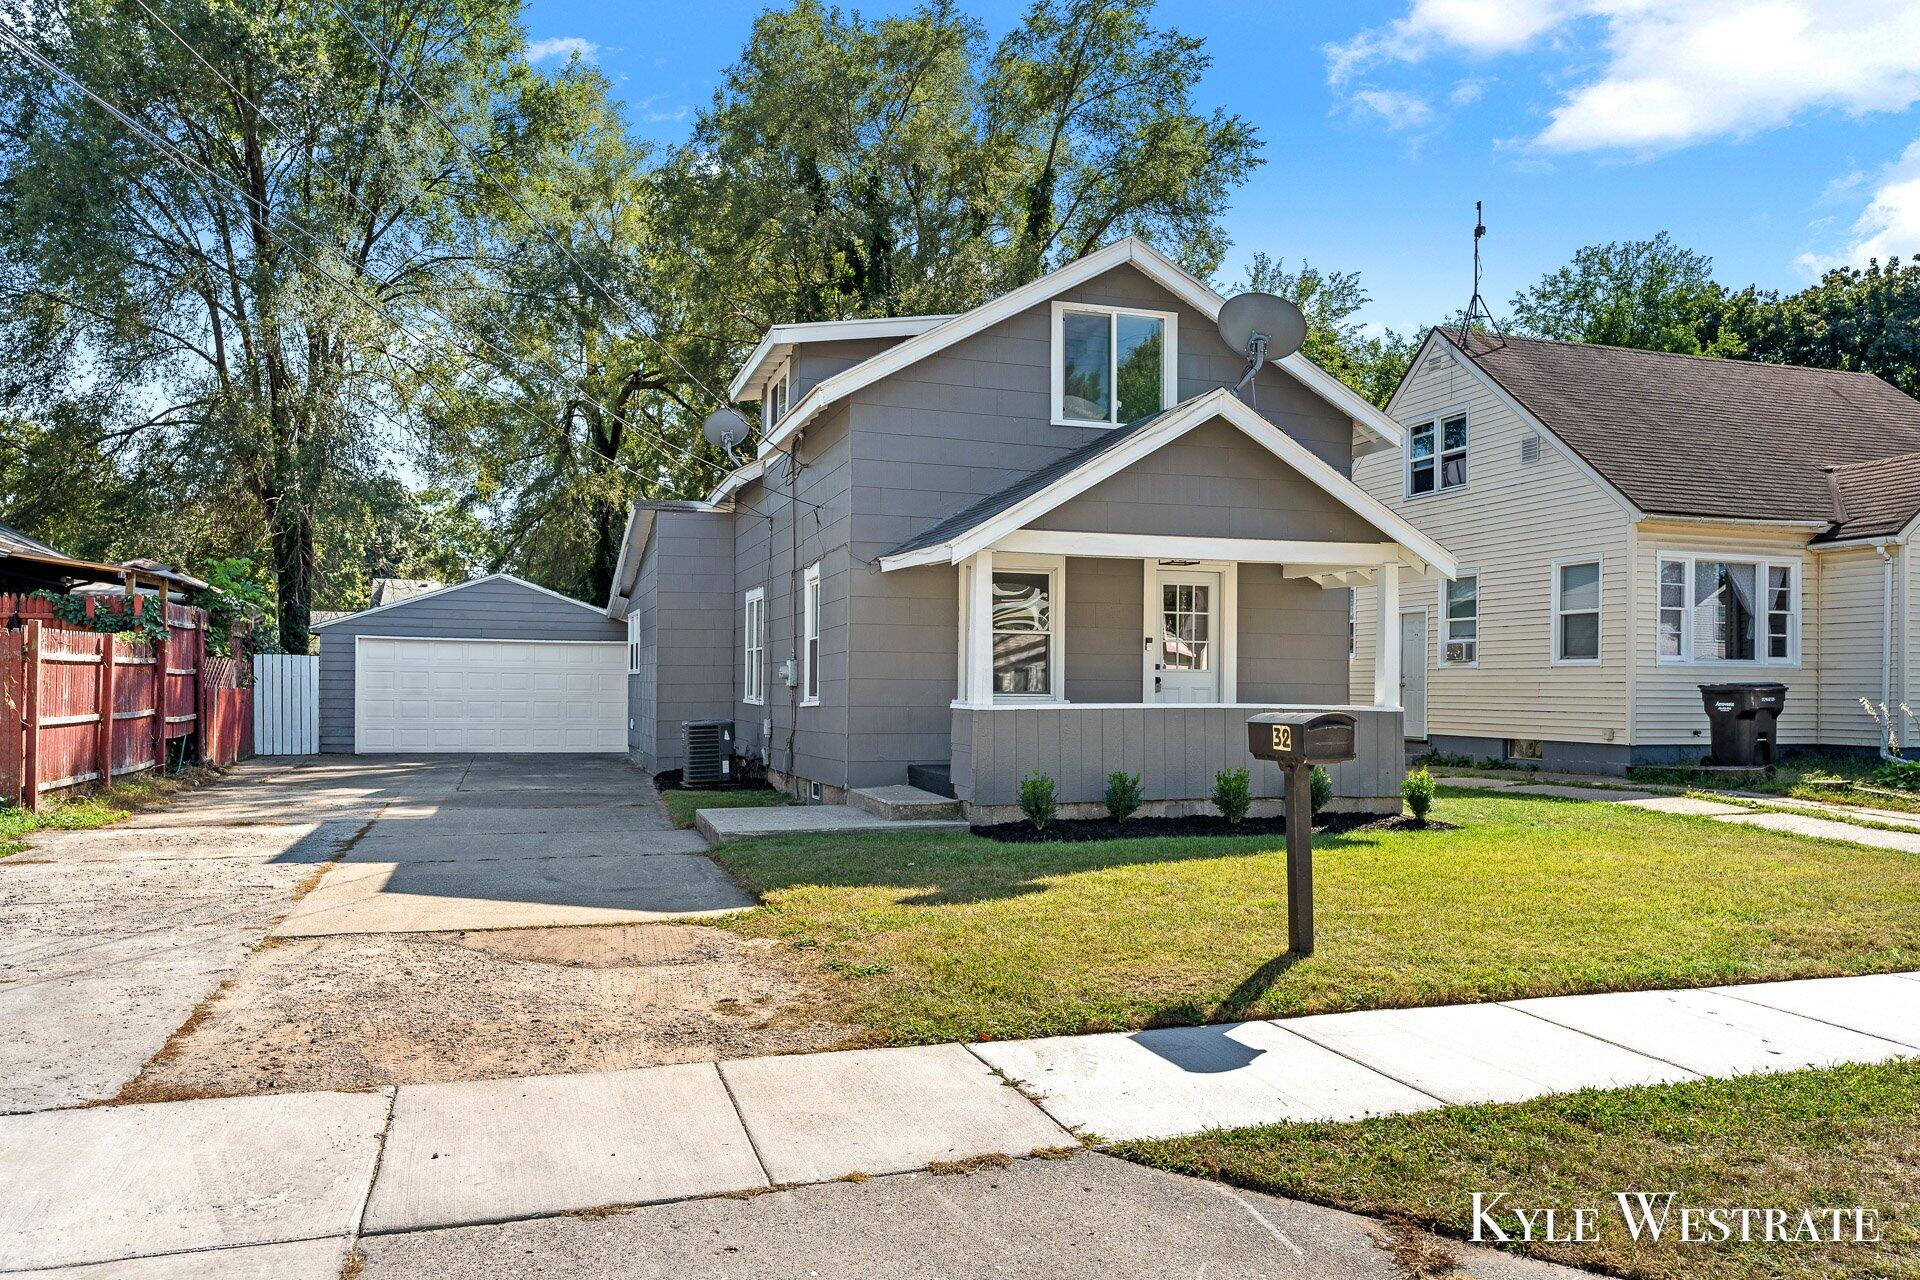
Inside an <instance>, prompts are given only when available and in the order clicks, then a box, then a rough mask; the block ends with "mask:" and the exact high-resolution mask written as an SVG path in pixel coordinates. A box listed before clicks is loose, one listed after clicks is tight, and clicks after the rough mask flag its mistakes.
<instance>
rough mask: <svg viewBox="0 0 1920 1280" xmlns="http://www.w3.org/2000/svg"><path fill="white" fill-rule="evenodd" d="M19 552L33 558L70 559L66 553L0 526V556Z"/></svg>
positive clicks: (5, 526) (14, 530)
mask: <svg viewBox="0 0 1920 1280" xmlns="http://www.w3.org/2000/svg"><path fill="white" fill-rule="evenodd" d="M21 552H25V553H26V554H28V555H34V556H59V557H60V558H61V559H63V560H66V559H70V558H71V557H69V556H68V555H67V553H66V552H64V551H60V550H57V549H56V548H53V547H50V546H48V545H47V544H46V543H44V542H42V541H40V539H38V538H29V537H28V536H27V535H26V534H24V533H22V532H20V531H19V530H18V529H14V528H11V527H9V526H7V525H4V524H0V555H15V554H18V553H21Z"/></svg>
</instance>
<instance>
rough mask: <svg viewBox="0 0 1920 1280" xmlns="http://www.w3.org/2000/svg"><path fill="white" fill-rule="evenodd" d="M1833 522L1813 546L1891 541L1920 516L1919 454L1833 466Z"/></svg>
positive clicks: (1815, 539)
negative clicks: (1868, 540) (1872, 540)
mask: <svg viewBox="0 0 1920 1280" xmlns="http://www.w3.org/2000/svg"><path fill="white" fill-rule="evenodd" d="M1829 474H1830V475H1831V477H1832V488H1833V491H1834V496H1835V498H1836V499H1837V504H1836V505H1837V509H1836V511H1835V512H1834V516H1835V519H1834V523H1833V524H1832V525H1831V526H1829V527H1828V528H1826V529H1823V530H1822V531H1821V532H1820V533H1818V534H1816V535H1815V536H1814V539H1813V542H1814V544H1815V545H1816V546H1819V545H1825V544H1827V543H1833V542H1853V541H1857V540H1859V539H1862V538H1890V537H1893V536H1895V535H1897V534H1899V533H1900V532H1902V531H1903V530H1905V529H1906V527H1907V526H1908V525H1909V524H1911V523H1913V521H1914V519H1915V518H1916V517H1920V452H1915V453H1898V454H1895V455H1893V456H1892V457H1890V458H1874V459H1871V460H1869V461H1866V462H1852V463H1848V464H1847V465H1845V466H1839V467H1834V468H1832V470H1831V471H1830V472H1829Z"/></svg>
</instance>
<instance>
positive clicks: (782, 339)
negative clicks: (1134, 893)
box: [607, 239, 1454, 817]
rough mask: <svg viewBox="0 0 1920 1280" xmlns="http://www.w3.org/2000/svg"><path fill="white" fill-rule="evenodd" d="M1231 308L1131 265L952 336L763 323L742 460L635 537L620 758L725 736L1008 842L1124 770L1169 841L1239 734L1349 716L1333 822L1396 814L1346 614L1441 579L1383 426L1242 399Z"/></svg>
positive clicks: (1021, 296) (1241, 758) (654, 514)
mask: <svg viewBox="0 0 1920 1280" xmlns="http://www.w3.org/2000/svg"><path fill="white" fill-rule="evenodd" d="M1222 301H1223V299H1222V298H1221V297H1220V296H1219V295H1218V294H1216V293H1215V292H1214V291H1213V290H1212V289H1211V288H1209V287H1208V286H1207V285H1206V284H1204V283H1202V282H1201V281H1199V280H1197V279H1195V278H1194V277H1193V276H1191V275H1189V274H1188V273H1186V272H1185V271H1183V270H1182V269H1180V268H1179V267H1178V266H1176V265H1175V264H1174V263H1172V262H1171V261H1170V260H1168V259H1167V258H1165V257H1163V256H1162V255H1161V254H1160V253H1158V252H1157V251H1155V250H1154V249H1153V248H1152V247H1151V246H1149V245H1147V244H1145V243H1143V242H1142V241H1139V240H1137V239H1128V240H1123V241H1120V242H1119V243H1116V244H1113V245H1110V246H1108V247H1106V248H1104V249H1102V250H1100V251H1098V252H1096V253H1094V254H1091V255H1089V256H1087V257H1085V258H1082V259H1080V260H1079V261H1077V262H1074V263H1072V264H1071V265H1069V266H1066V267H1064V268H1062V269H1060V270H1058V271H1056V272H1054V273H1052V274H1051V275H1048V276H1046V277H1044V278H1042V279H1040V280H1037V281H1035V282H1033V283H1031V284H1029V285H1026V286H1024V287H1022V288H1020V289H1016V290H1014V291H1012V292H1011V293H1008V294H1006V295H1004V296H1002V297H1000V298H998V299H996V300H994V301H993V302H990V303H988V304H986V305H984V306H982V307H979V308H977V309H975V310H973V311H970V312H966V313H964V314H962V315H958V316H922V317H907V318H903V319H888V320H861V321H849V322H844V323H828V324H808V325H781V326H776V327H775V328H774V329H773V330H771V331H770V332H769V333H768V334H767V336H766V339H765V340H764V341H763V342H761V344H760V345H759V346H758V347H757V348H756V349H755V350H754V352H753V353H752V355H751V356H750V358H749V359H748V361H747V363H746V365H745V367H744V368H742V369H741V371H740V374H739V376H738V377H737V378H736V379H735V380H734V382H733V384H732V387H731V393H732V395H733V396H734V398H735V399H736V400H738V401H742V402H758V403H759V405H760V406H761V433H760V436H761V438H760V441H759V445H758V450H757V456H756V457H755V458H754V459H753V460H752V461H750V462H747V463H746V464H744V465H742V466H740V467H739V468H738V469H736V470H735V471H734V472H732V473H731V474H730V475H728V476H727V477H726V479H725V480H724V481H723V482H722V483H721V484H720V485H719V486H718V487H716V488H715V489H714V491H713V492H712V493H711V494H710V495H709V496H708V497H707V499H706V500H705V501H703V502H697V503H687V502H675V503H640V504H637V505H636V506H635V508H634V511H633V515H632V518H631V520H630V522H629V524H628V528H627V533H626V540H625V545H624V546H623V548H622V551H621V557H620V562H619V565H618V567H617V568H616V571H615V578H614V588H613V594H612V597H611V598H610V600H609V601H608V603H607V613H608V615H609V616H610V617H612V618H615V619H624V620H625V621H626V624H627V635H628V641H629V653H630V658H631V661H630V668H631V670H630V674H629V694H628V713H629V717H630V724H629V739H628V741H629V745H630V747H631V750H632V752H633V755H634V757H635V759H636V760H637V761H638V762H639V763H640V764H641V765H642V766H643V767H645V768H648V769H652V770H655V771H660V770H666V769H672V768H675V767H678V766H679V765H680V763H681V756H680V746H679V742H680V722H681V721H683V720H688V719H704V718H717V719H725V720H730V721H732V722H733V723H734V725H735V733H736V744H737V749H738V750H739V751H740V753H741V754H743V755H748V756H754V757H758V758H761V759H763V760H764V761H765V762H766V764H767V767H768V770H769V773H770V775H771V776H772V777H773V779H774V780H775V781H776V782H777V783H778V784H779V785H781V786H783V787H786V788H789V789H791V790H792V791H793V792H794V793H795V794H797V795H800V796H802V797H803V798H824V799H838V798H840V797H841V796H842V795H843V794H844V793H845V792H846V791H847V790H849V789H859V788H869V787H877V786H885V785H890V784H899V783H904V782H908V781H909V780H911V781H913V782H914V783H916V784H918V785H920V786H922V787H925V788H927V789H931V790H937V791H942V792H944V793H946V794H949V795H952V796H954V797H956V798H958V799H959V800H961V801H963V802H964V803H965V804H966V806H967V809H968V812H969V813H970V814H972V815H974V816H976V817H980V816H993V815H995V814H996V813H997V812H999V811H1004V810H1006V808H1007V807H1008V806H1011V805H1012V804H1014V803H1015V800H1016V795H1017V788H1018V784H1019V781H1020V779H1021V778H1023V777H1025V776H1026V775H1028V774H1030V773H1032V772H1034V771H1035V770H1039V771H1041V772H1044V773H1047V774H1048V775H1050V776H1052V777H1053V778H1054V779H1055V781H1056V783H1057V785H1058V788H1059V795H1060V799H1061V801H1062V802H1063V803H1065V804H1068V805H1073V804H1091V803H1095V802H1097V801H1098V800H1099V798H1100V795H1101V792H1102V790H1103V788H1104V783H1105V778H1106V776H1107V774H1108V773H1110V772H1112V771H1114V770H1126V771H1128V772H1134V773H1139V774H1140V775H1141V778H1142V782H1143V787H1144V791H1145V794H1146V797H1147V799H1148V800H1149V801H1150V802H1151V804H1152V805H1153V806H1154V807H1155V808H1156V809H1157V810H1159V811H1162V812H1166V811H1180V810H1182V809H1183V808H1186V807H1189V806H1198V805H1200V804H1202V803H1203V802H1204V800H1205V798H1206V796H1207V795H1208V794H1209V793H1210V791H1211V789H1212V784H1213V778H1214V775H1215V773H1216V772H1217V771H1218V770H1220V769H1222V768H1225V767H1228V766H1231V765H1240V764H1247V765H1252V764H1253V761H1252V760H1251V758H1250V757H1249V755H1248V753H1247V750H1246V741H1245V739H1246V731H1245V721H1246V718H1247V716H1248V715H1250V714H1252V713H1253V712H1255V711H1259V710H1272V709H1280V708H1286V707H1301V706H1311V707H1333V706H1338V707H1346V708H1347V709H1349V710H1352V711H1354V712H1355V714H1357V715H1358V716H1359V717H1360V720H1361V735H1360V740H1361V744H1362V756H1361V758H1360V759H1359V760H1357V761H1355V762H1354V763H1353V764H1351V765H1346V766H1341V767H1340V768H1338V769H1337V770H1336V771H1335V789H1336V795H1337V796H1338V797H1339V803H1341V804H1344V805H1345V806H1347V807H1355V808H1392V809H1395V810H1397V808H1398V805H1399V782H1400V778H1401V775H1402V771H1403V764H1402V760H1403V754H1402V725H1401V715H1400V709H1399V704H1398V697H1399V692H1398V691H1399V677H1398V673H1397V671H1396V670H1395V665H1394V659H1396V658H1397V657H1398V650H1397V649H1391V650H1389V651H1387V652H1383V654H1382V655H1381V658H1382V660H1381V661H1380V662H1379V663H1377V664H1374V665H1375V666H1376V667H1377V669H1378V678H1377V680H1376V682H1375V691H1374V696H1373V697H1372V698H1371V700H1370V701H1368V702H1366V704H1365V705H1362V706H1357V707H1349V706H1348V705H1347V704H1348V703H1349V694H1348V667H1349V659H1350V643H1351V642H1350V626H1349V618H1350V599H1351V595H1352V592H1353V590H1355V589H1365V590H1367V591H1370V592H1373V593H1376V594H1377V595H1378V596H1379V597H1380V598H1381V600H1382V601H1383V602H1384V604H1385V607H1386V609H1387V611H1388V612H1390V613H1391V612H1397V610H1398V604H1397V599H1398V589H1399V581H1400V577H1401V575H1402V573H1413V574H1421V575H1425V574H1430V573H1437V574H1439V575H1442V576H1445V575H1448V574H1450V573H1452V572H1453V568H1454V566H1453V561H1452V558H1451V557H1450V556H1449V555H1448V554H1447V552H1446V551H1445V550H1443V549H1442V548H1441V547H1440V546H1439V544H1437V543H1436V542H1434V541H1433V540H1432V539H1431V538H1429V537H1427V536H1426V535H1424V534H1422V533H1420V532H1419V531H1418V530H1417V529H1415V528H1414V527H1413V526H1412V524H1411V523H1409V522H1408V521H1407V520H1405V519H1404V518H1402V517H1400V516H1398V515H1396V514H1394V513H1393V512H1392V511H1390V510H1389V509H1388V508H1387V507H1386V506H1385V505H1384V504H1383V503H1381V502H1379V501H1378V500H1376V499H1374V498H1372V497H1369V496H1368V495H1367V494H1366V493H1364V492H1363V491H1362V490H1361V489H1360V488H1359V487H1358V486H1357V485H1355V484H1354V483H1353V480H1352V479H1351V474H1352V469H1353V461H1354V458H1355V456H1356V454H1357V453H1365V452H1368V451H1371V450H1382V449H1397V448H1398V447H1400V445H1401V443H1402V431H1401V428H1400V427H1399V426H1398V425H1396V424H1395V423H1394V422H1393V421H1392V420H1391V419H1389V418H1387V417H1386V416H1385V415H1383V414H1381V413H1380V412H1378V411H1377V410H1376V409H1374V408H1373V407H1372V406H1371V405H1369V404H1368V403H1366V402H1365V401H1364V400H1362V399H1361V398H1360V397H1358V396H1356V395H1354V394H1353V393H1352V392H1351V391H1349V390H1348V389H1347V388H1346V387H1344V386H1343V385H1342V384H1340V383H1339V382H1338V381H1337V380H1335V379H1334V378H1332V377H1331V376H1329V375H1328V374H1326V373H1325V372H1323V371H1322V370H1320V369H1318V368H1316V367H1315V366H1314V365H1313V364H1312V363H1310V362H1309V361H1307V360H1306V359H1305V358H1304V357H1302V356H1299V355H1297V354H1296V355H1291V356H1288V357H1286V358H1285V359H1283V360H1280V361H1277V362H1275V363H1273V364H1270V365H1268V366H1267V367H1266V368H1265V369H1263V370H1262V371H1261V372H1260V374H1259V376H1258V377H1257V379H1256V380H1255V382H1254V383H1253V384H1252V386H1251V387H1250V388H1249V389H1248V392H1247V393H1246V394H1245V398H1242V397H1241V396H1237V395H1235V394H1234V393H1233V392H1232V391H1231V390H1229V389H1228V388H1231V387H1232V386H1233V385H1234V384H1235V383H1236V382H1237V381H1238V380H1239V378H1240V376H1241V374H1242V372H1243V369H1244V360H1243V358H1242V357H1241V356H1240V355H1239V354H1237V353H1235V352H1233V351H1231V350H1229V349H1227V348H1226V347H1225V346H1224V345H1223V344H1222V342H1221V340H1220V338H1219V335H1218V333H1217V332H1216V328H1215V324H1214V320H1215V317H1216V316H1217V314H1218V312H1219V309H1220V306H1221V304H1222ZM1254 779H1255V788H1256V794H1257V795H1258V796H1261V797H1263V798H1265V799H1267V800H1271V799H1273V798H1276V797H1278V796H1279V794H1280V791H1281V783H1280V776H1279V773H1278V770H1276V769H1274V768H1273V767H1272V766H1269V765H1260V766H1258V767H1257V768H1256V769H1255V773H1254Z"/></svg>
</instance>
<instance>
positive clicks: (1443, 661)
mask: <svg viewBox="0 0 1920 1280" xmlns="http://www.w3.org/2000/svg"><path fill="white" fill-rule="evenodd" d="M1468 578H1472V579H1473V657H1472V658H1471V659H1470V660H1469V661H1466V662H1454V661H1452V660H1451V659H1449V658H1448V657H1447V646H1448V645H1449V644H1451V643H1452V642H1453V612H1452V610H1451V609H1449V608H1448V607H1447V592H1448V590H1449V589H1451V588H1453V587H1455V586H1458V585H1459V584H1460V583H1462V582H1465V581H1466V580H1467V579H1468ZM1439 586H1440V591H1439V603H1438V605H1437V607H1436V609H1435V614H1436V616H1437V617H1438V618H1439V619H1440V628H1439V633H1438V636H1437V642H1438V643H1437V645H1436V647H1435V649H1434V665H1435V666H1436V667H1462V668H1465V667H1477V666H1479V665H1480V570H1478V569H1462V570H1461V571H1460V572H1459V574H1458V575H1456V576H1455V577H1454V578H1453V580H1452V581H1449V582H1442V583H1440V584H1439ZM1402 612H1405V610H1403V611H1402Z"/></svg>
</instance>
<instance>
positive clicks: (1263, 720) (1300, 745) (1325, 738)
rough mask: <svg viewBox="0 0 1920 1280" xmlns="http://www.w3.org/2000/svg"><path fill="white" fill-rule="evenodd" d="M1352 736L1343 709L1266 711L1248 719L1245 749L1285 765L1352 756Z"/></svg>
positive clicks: (1350, 723)
mask: <svg viewBox="0 0 1920 1280" xmlns="http://www.w3.org/2000/svg"><path fill="white" fill-rule="evenodd" d="M1353 739H1354V719H1353V717H1352V716H1350V715H1348V714H1346V713H1345V712H1344V711H1268V712H1263V713H1262V714H1260V715H1257V716H1254V717H1253V718H1252V719H1250V720H1248V721H1247V750H1248V751H1251V752H1252V753H1253V755H1254V758H1255V759H1258V760H1271V761H1273V762H1274V763H1275V764H1278V765H1281V766H1284V767H1291V766H1294V765H1302V764H1341V763H1343V762H1345V761H1348V760H1351V759H1353V756H1354V745H1353Z"/></svg>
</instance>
